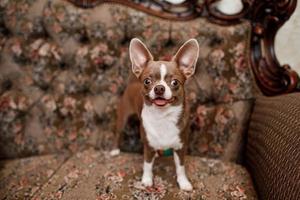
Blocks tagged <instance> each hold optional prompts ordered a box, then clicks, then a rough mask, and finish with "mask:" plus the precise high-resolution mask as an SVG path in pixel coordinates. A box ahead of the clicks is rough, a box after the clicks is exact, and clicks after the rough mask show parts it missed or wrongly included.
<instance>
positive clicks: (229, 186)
mask: <svg viewBox="0 0 300 200" xmlns="http://www.w3.org/2000/svg"><path fill="white" fill-rule="evenodd" d="M62 158H66V156H65V157H63V156H40V157H31V158H27V159H21V160H12V161H5V162H2V165H3V166H4V168H2V169H1V194H2V195H1V196H4V197H6V198H7V199H14V198H16V197H17V198H25V197H26V198H29V197H33V199H36V200H38V199H86V200H88V199H93V200H95V199H256V194H255V191H254V188H253V186H252V181H251V178H250V176H249V174H248V172H247V171H246V170H245V168H243V167H242V166H240V165H237V164H233V163H227V162H222V161H219V160H214V159H205V158H198V157H190V156H189V157H187V159H186V170H187V174H188V177H189V178H190V180H191V182H192V184H193V187H194V190H193V191H192V192H183V191H180V190H179V189H178V186H177V184H176V178H175V169H174V168H175V167H174V164H173V159H172V157H161V158H158V159H157V160H156V162H155V165H154V186H153V187H148V188H145V187H143V186H142V185H141V182H140V178H141V174H142V164H143V158H142V156H141V155H139V154H128V153H121V154H120V155H119V156H117V157H110V156H108V153H107V152H103V151H96V150H94V149H87V150H84V151H82V152H78V153H76V154H74V155H73V156H72V157H70V158H68V157H67V158H68V159H67V160H66V159H62ZM63 161H64V162H63Z"/></svg>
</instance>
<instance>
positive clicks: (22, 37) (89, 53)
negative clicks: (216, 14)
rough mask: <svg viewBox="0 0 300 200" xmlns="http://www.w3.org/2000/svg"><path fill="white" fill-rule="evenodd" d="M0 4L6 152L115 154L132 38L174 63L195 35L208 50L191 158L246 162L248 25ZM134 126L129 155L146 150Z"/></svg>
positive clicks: (25, 0)
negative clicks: (118, 111) (87, 149)
mask: <svg viewBox="0 0 300 200" xmlns="http://www.w3.org/2000/svg"><path fill="white" fill-rule="evenodd" d="M0 6H1V10H2V12H1V13H2V17H3V19H2V23H3V24H4V27H3V31H2V32H1V34H2V36H4V37H3V39H1V43H0V44H1V48H0V51H1V52H2V56H1V67H0V70H1V75H0V81H1V85H2V88H1V97H0V102H1V104H0V105H1V110H0V111H1V112H0V117H1V118H0V124H1V138H3V139H2V140H1V155H2V156H4V157H16V156H26V155H36V154H43V153H50V152H61V151H64V150H70V151H72V152H75V151H77V150H78V149H81V148H83V146H86V145H92V146H95V147H98V148H100V149H108V148H109V147H110V146H111V141H112V138H113V131H114V126H115V120H116V114H115V113H116V112H115V111H116V103H117V100H118V98H119V97H120V95H121V94H122V92H123V90H124V88H125V86H126V82H127V77H128V75H129V73H130V62H129V60H128V59H129V58H128V42H129V41H130V39H131V38H133V37H139V38H141V39H142V40H143V41H145V43H146V44H147V45H148V47H149V48H150V50H151V52H153V54H154V56H155V58H156V59H164V60H168V59H170V58H171V56H172V55H173V54H174V53H175V52H176V50H177V48H178V47H179V46H180V45H181V44H182V43H183V42H184V41H185V40H187V39H189V38H192V37H194V38H196V39H197V40H198V41H199V44H200V46H201V51H200V55H199V62H198V66H197V72H196V75H195V76H194V78H192V79H191V80H190V81H189V83H188V88H187V90H188V93H187V97H188V98H189V102H190V103H191V110H192V113H191V116H190V121H191V126H190V132H191V137H190V138H191V142H190V146H189V152H190V154H192V155H199V156H209V157H213V158H222V159H225V160H233V161H236V160H239V158H240V152H241V151H240V150H237V149H240V148H241V147H242V144H243V138H244V132H245V127H246V126H247V123H248V119H249V111H250V110H251V106H252V101H251V99H252V97H253V92H252V78H251V74H250V71H249V66H248V64H247V62H246V60H247V50H246V49H247V38H248V32H249V30H248V29H249V25H248V23H247V22H245V23H242V24H239V25H235V26H230V27H221V26H218V25H214V24H211V23H209V22H207V21H206V20H204V19H196V20H192V21H187V22H170V21H167V20H162V19H159V18H156V17H152V16H149V15H147V14H144V13H142V12H140V11H137V10H134V9H131V8H127V7H125V6H120V5H116V4H103V5H101V6H98V7H96V8H94V9H87V10H84V9H80V8H76V7H74V6H73V5H72V4H70V3H68V2H66V1H59V0H54V1H46V0H37V1H34V0H22V1H16V0H13V1H6V0H2V1H1V4H0ZM132 119H134V117H133V118H132ZM137 124H138V123H137V122H136V120H130V122H129V124H128V127H127V128H126V130H124V132H125V142H124V144H123V145H122V148H123V149H124V150H126V151H138V152H139V151H141V144H140V141H139V136H138V131H137V130H138V128H137ZM3 144H5V147H3Z"/></svg>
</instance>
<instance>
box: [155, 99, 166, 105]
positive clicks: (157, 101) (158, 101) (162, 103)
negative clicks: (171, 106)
mask: <svg viewBox="0 0 300 200" xmlns="http://www.w3.org/2000/svg"><path fill="white" fill-rule="evenodd" d="M154 103H155V104H156V105H158V106H164V105H166V104H167V103H168V102H167V100H165V99H155V100H154Z"/></svg>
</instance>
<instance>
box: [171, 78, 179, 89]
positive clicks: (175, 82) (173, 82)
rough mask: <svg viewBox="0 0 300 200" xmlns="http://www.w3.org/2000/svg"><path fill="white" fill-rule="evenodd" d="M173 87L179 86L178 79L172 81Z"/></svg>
mask: <svg viewBox="0 0 300 200" xmlns="http://www.w3.org/2000/svg"><path fill="white" fill-rule="evenodd" d="M171 85H172V86H173V87H176V86H178V85H179V81H178V80H176V79H173V80H172V81H171Z"/></svg>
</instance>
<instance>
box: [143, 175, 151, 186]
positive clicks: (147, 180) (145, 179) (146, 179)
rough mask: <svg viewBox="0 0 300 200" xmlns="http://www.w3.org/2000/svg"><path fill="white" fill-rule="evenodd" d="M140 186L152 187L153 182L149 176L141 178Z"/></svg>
mask: <svg viewBox="0 0 300 200" xmlns="http://www.w3.org/2000/svg"><path fill="white" fill-rule="evenodd" d="M142 184H143V185H144V186H146V187H151V186H152V185H153V180H152V177H151V176H143V178H142Z"/></svg>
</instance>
